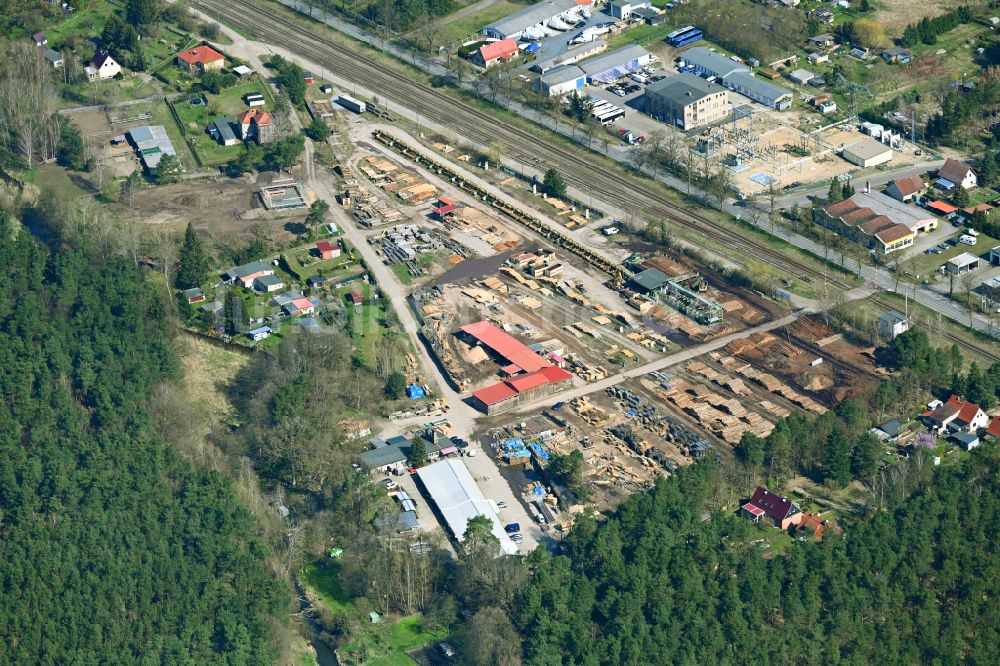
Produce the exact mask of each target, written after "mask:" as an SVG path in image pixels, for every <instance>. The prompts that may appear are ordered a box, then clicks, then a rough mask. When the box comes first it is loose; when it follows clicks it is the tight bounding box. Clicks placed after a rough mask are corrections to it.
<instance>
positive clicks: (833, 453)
mask: <svg viewBox="0 0 1000 666" xmlns="http://www.w3.org/2000/svg"><path fill="white" fill-rule="evenodd" d="M850 453H851V447H850V445H849V444H848V443H847V437H846V435H845V434H844V431H843V430H841V429H840V428H834V429H833V430H832V431H831V432H830V436H829V437H828V438H827V440H826V477H827V478H828V479H832V480H833V481H835V482H836V483H837V484H838V485H841V486H846V485H847V484H848V483H850V482H851V458H850Z"/></svg>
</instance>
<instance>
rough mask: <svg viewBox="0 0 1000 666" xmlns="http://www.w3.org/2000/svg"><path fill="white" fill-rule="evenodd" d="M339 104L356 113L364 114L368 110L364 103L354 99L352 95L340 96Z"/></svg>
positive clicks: (338, 98)
mask: <svg viewBox="0 0 1000 666" xmlns="http://www.w3.org/2000/svg"><path fill="white" fill-rule="evenodd" d="M337 104H339V105H341V106H342V107H344V108H345V109H350V110H351V111H353V112H354V113H364V112H365V109H366V107H365V103H364V102H362V101H360V100H357V99H354V98H353V97H351V96H350V95H340V96H338V97H337Z"/></svg>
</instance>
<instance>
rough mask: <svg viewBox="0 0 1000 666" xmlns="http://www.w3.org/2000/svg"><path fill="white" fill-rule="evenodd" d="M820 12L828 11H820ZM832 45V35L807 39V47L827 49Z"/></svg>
mask: <svg viewBox="0 0 1000 666" xmlns="http://www.w3.org/2000/svg"><path fill="white" fill-rule="evenodd" d="M822 11H829V10H822ZM833 44H834V39H833V35H828V34H823V35H816V36H815V37H810V38H809V46H815V47H816V48H827V47H828V46H833Z"/></svg>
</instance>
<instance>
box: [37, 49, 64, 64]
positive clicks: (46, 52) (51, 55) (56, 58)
mask: <svg viewBox="0 0 1000 666" xmlns="http://www.w3.org/2000/svg"><path fill="white" fill-rule="evenodd" d="M39 51H40V52H41V54H42V57H43V58H45V62H47V63H49V66H50V67H52V69H59V68H60V67H62V66H63V64H64V63H65V61H64V60H63V57H62V54H61V53H59V51H53V50H52V49H50V48H41V49H39Z"/></svg>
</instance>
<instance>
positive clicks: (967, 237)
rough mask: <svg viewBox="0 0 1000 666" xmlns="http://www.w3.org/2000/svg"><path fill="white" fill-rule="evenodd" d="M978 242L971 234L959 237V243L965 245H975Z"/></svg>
mask: <svg viewBox="0 0 1000 666" xmlns="http://www.w3.org/2000/svg"><path fill="white" fill-rule="evenodd" d="M977 240H978V239H977V238H976V237H975V236H970V235H969V234H962V235H961V236H959V237H958V242H959V243H965V244H966V245H975V244H976V241H977Z"/></svg>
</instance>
